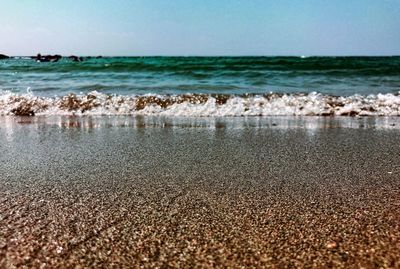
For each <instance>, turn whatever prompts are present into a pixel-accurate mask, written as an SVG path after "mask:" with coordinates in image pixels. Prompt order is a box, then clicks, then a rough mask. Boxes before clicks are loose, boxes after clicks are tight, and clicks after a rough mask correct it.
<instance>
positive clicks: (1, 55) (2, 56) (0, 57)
mask: <svg viewBox="0 0 400 269" xmlns="http://www.w3.org/2000/svg"><path fill="white" fill-rule="evenodd" d="M9 58H10V57H9V56H7V55H4V54H0V60H4V59H9Z"/></svg>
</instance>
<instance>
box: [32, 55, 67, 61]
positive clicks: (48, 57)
mask: <svg viewBox="0 0 400 269" xmlns="http://www.w3.org/2000/svg"><path fill="white" fill-rule="evenodd" d="M31 58H32V59H35V60H36V61H37V62H41V63H42V62H58V61H59V60H60V59H61V58H62V56H61V55H59V54H56V55H41V54H40V53H38V55H36V57H31Z"/></svg>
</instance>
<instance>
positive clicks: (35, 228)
mask: <svg viewBox="0 0 400 269" xmlns="http://www.w3.org/2000/svg"><path fill="white" fill-rule="evenodd" d="M399 126H400V119H398V118H379V117H376V118H361V119H358V118H350V117H347V118H344V119H343V118H341V119H340V118H339V119H337V118H319V117H311V118H308V119H304V118H297V119H296V118H283V119H282V118H257V119H246V118H226V119H213V118H210V119H183V120H170V119H162V118H134V117H119V118H118V117H114V118H112V117H111V118H108V117H103V118H102V117H99V118H92V117H75V118H74V117H69V118H68V117H56V118H44V119H41V118H40V117H36V118H35V117H34V118H18V117H1V118H0V152H1V154H0V268H15V267H16V268H19V267H21V268H24V267H25V268H124V267H125V268H136V267H144V268H155V267H174V268H176V267H184V268H191V267H198V268H226V267H231V268H248V267H258V268H305V267H307V268H332V267H333V268H399V267H400V254H399V253H400V252H399V250H400V129H399Z"/></svg>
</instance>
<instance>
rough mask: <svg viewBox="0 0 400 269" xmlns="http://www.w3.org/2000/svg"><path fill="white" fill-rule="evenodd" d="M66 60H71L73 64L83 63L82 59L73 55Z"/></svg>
mask: <svg viewBox="0 0 400 269" xmlns="http://www.w3.org/2000/svg"><path fill="white" fill-rule="evenodd" d="M68 59H70V60H72V61H73V62H83V58H82V57H78V56H75V55H71V56H69V57H68Z"/></svg>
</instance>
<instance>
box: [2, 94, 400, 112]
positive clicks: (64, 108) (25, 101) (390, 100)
mask: <svg viewBox="0 0 400 269" xmlns="http://www.w3.org/2000/svg"><path fill="white" fill-rule="evenodd" d="M0 115H17V116H33V115H166V116H191V117H192V116H195V117H210V116H400V92H399V93H395V94H392V93H387V94H376V95H368V96H362V95H352V96H347V97H345V96H331V95H324V94H320V93H316V92H312V93H308V94H304V93H294V94H278V93H268V94H264V95H255V94H246V95H222V94H211V95H207V94H182V95H155V94H146V95H136V96H123V95H108V94H103V93H99V92H96V91H94V92H90V93H88V94H78V95H76V94H69V95H66V96H62V97H52V98H50V97H39V96H35V95H33V94H32V93H31V92H28V93H26V94H16V93H12V92H10V91H0Z"/></svg>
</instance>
